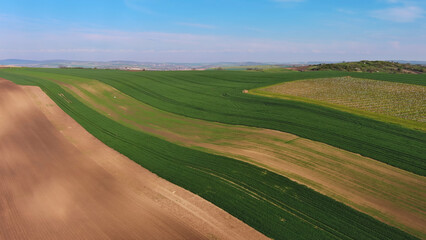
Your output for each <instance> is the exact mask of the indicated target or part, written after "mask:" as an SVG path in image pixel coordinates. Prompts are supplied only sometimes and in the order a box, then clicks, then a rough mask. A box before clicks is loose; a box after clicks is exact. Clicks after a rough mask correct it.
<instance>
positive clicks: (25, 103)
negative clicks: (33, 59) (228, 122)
mask: <svg viewBox="0 0 426 240" xmlns="http://www.w3.org/2000/svg"><path fill="white" fill-rule="evenodd" d="M0 121H1V123H2V124H1V125H0V137H1V140H2V141H1V142H0V169H1V173H2V174H0V183H1V184H0V193H1V196H2V197H3V198H4V200H3V201H2V202H1V203H0V213H1V214H0V222H1V223H2V224H1V226H0V239H114V238H117V236H120V238H125V239H134V238H137V237H138V236H140V235H143V236H147V237H149V238H150V239H211V238H212V237H215V238H221V239H247V238H249V239H259V238H260V239H267V238H266V237H265V236H263V235H261V234H260V233H258V232H256V231H255V230H254V229H252V228H250V227H249V226H247V225H245V224H243V223H242V222H241V221H239V220H237V219H235V218H233V217H232V216H230V215H229V214H226V213H225V212H224V211H223V210H220V209H219V208H217V207H215V206H213V205H212V204H210V203H208V202H207V201H205V200H203V199H201V198H200V197H198V196H196V195H194V194H191V193H190V192H188V191H186V190H184V189H182V188H179V187H177V186H175V185H173V184H170V183H169V182H167V181H165V180H163V179H161V178H158V177H157V176H155V174H152V173H150V172H149V171H147V170H146V169H143V168H141V167H139V166H138V165H136V164H135V163H133V162H132V161H130V160H129V159H127V158H126V157H124V156H123V155H121V154H119V153H118V152H116V151H113V150H112V149H110V148H108V147H107V146H105V145H104V144H103V143H102V142H100V141H99V140H97V139H96V138H94V137H93V136H91V135H90V134H89V133H88V132H87V131H85V130H84V129H83V128H82V127H81V126H79V125H78V124H77V123H76V122H75V121H74V120H73V119H72V118H70V117H69V116H68V115H66V113H65V112H63V111H62V110H61V109H60V108H59V107H58V106H56V105H55V103H54V102H53V101H52V100H51V99H50V98H49V97H48V96H47V95H46V94H45V93H44V92H43V91H41V89H40V88H38V87H33V86H25V87H21V86H18V85H16V84H14V83H12V82H9V81H6V80H3V79H0ZM212 225H213V226H216V228H215V227H211V226H212ZM165 226H167V227H165Z"/></svg>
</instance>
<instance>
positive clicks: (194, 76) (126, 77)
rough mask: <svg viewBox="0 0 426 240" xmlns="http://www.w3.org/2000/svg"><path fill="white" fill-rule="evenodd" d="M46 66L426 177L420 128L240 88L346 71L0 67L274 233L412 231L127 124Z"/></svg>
mask: <svg viewBox="0 0 426 240" xmlns="http://www.w3.org/2000/svg"><path fill="white" fill-rule="evenodd" d="M43 72H46V73H56V74H61V75H66V76H69V77H68V78H69V79H68V80H69V81H74V79H76V77H82V78H89V79H97V80H99V81H101V82H104V83H106V84H108V85H111V86H113V87H115V88H116V89H118V90H120V91H121V92H123V93H126V94H127V95H130V96H132V97H134V98H135V99H137V100H139V101H141V102H144V103H146V104H149V105H151V106H154V107H156V108H158V109H163V110H165V111H167V112H174V113H176V114H180V115H185V116H188V117H193V118H199V119H205V120H213V121H217V122H223V123H229V124H240V125H248V126H256V127H264V128H269V129H277V130H281V131H286V132H291V133H294V134H297V135H299V136H303V137H306V138H309V139H313V140H318V141H321V142H325V143H328V144H331V145H334V146H337V147H340V148H343V149H347V150H349V151H353V152H356V153H361V154H363V155H366V156H370V157H372V158H374V159H376V160H379V161H382V162H387V163H389V164H392V165H394V166H397V167H400V168H403V169H406V170H408V171H411V172H414V173H417V174H420V175H423V176H424V173H425V163H424V160H425V158H424V156H425V150H424V149H425V148H424V147H425V144H424V140H425V135H424V133H423V132H419V131H415V130H410V129H405V128H402V127H399V126H397V125H392V124H386V123H382V122H378V121H374V120H371V119H368V118H362V117H357V116H355V115H351V114H348V113H344V112H339V111H336V110H330V109H327V108H323V107H317V106H313V105H309V104H306V103H298V102H294V101H284V100H280V99H268V98H263V97H257V96H251V95H247V94H243V93H242V90H243V89H251V88H256V87H261V86H266V85H271V84H274V83H278V82H284V81H290V80H296V79H306V78H318V77H319V76H318V75H320V76H330V75H331V76H332V77H335V76H339V74H340V73H316V74H313V73H309V74H306V73H256V72H226V73H224V72H220V71H206V72H147V73H142V72H123V71H111V70H97V71H95V70H59V69H33V70H28V69H12V70H1V71H0V77H3V78H6V79H9V80H12V81H15V82H16V83H19V84H27V85H37V86H40V87H41V88H42V89H43V90H44V91H45V92H46V93H47V94H48V95H49V96H50V97H51V98H52V99H53V100H54V101H55V102H56V103H57V104H58V105H59V106H60V107H61V108H63V109H64V110H65V111H66V112H67V113H68V114H69V115H70V116H72V117H73V118H74V119H76V120H77V121H78V122H79V123H80V124H81V125H82V126H83V127H85V128H86V129H87V130H88V131H89V132H91V133H92V134H93V135H94V136H96V137H97V138H99V139H100V140H102V141H103V142H104V143H106V144H107V145H109V146H111V147H112V148H114V149H116V150H118V151H120V152H121V153H123V154H125V155H126V156H128V157H129V158H131V159H133V160H134V161H136V162H138V163H139V164H141V165H142V166H144V167H145V168H147V169H149V170H151V171H152V172H154V173H156V174H158V175H159V176H161V177H163V178H165V179H167V180H169V181H171V182H173V183H176V184H178V185H180V186H183V187H184V188H186V189H188V190H190V191H192V192H194V193H196V194H198V195H200V196H202V197H203V198H205V199H207V200H209V201H211V202H213V203H214V204H216V205H217V206H219V207H221V208H223V209H224V210H226V211H228V212H229V213H231V214H233V215H234V216H236V217H238V218H240V219H241V220H243V221H245V222H246V223H248V224H249V225H251V226H253V227H254V228H256V229H258V230H259V231H261V232H263V233H265V234H266V235H267V236H270V237H272V238H275V239H296V238H297V239H329V238H337V239H345V238H356V239H361V238H362V239H409V238H413V237H412V236H410V235H408V234H406V233H404V232H402V231H400V230H397V229H396V228H392V227H389V226H387V225H385V224H383V223H381V222H379V221H377V220H375V219H373V218H371V217H369V216H367V215H364V214H362V213H359V212H357V211H355V210H353V209H351V208H349V207H347V206H345V205H343V204H341V203H338V202H336V201H334V200H332V199H330V198H328V197H325V196H323V195H321V194H318V193H316V192H314V191H312V190H310V189H308V188H306V187H304V186H302V185H298V184H296V183H294V182H292V181H290V180H288V179H287V178H285V177H283V176H280V175H277V174H275V173H272V172H269V171H267V170H264V169H261V168H258V167H255V166H253V165H250V164H247V163H244V162H240V161H237V160H234V159H231V158H227V157H221V156H217V155H212V154H208V153H204V152H200V151H196V150H193V149H189V148H185V147H181V146H178V145H175V144H172V143H169V142H167V141H164V140H161V139H159V138H157V137H153V136H151V135H147V134H144V133H142V132H140V131H135V130H134V129H130V128H128V127H126V126H123V124H120V123H117V122H115V121H112V120H110V119H108V118H107V117H106V116H103V115H101V114H100V113H98V112H96V111H94V110H93V109H91V108H89V107H87V106H86V105H84V104H83V103H81V101H79V100H78V99H77V98H75V97H74V96H73V95H71V94H69V93H68V92H66V91H65V90H64V89H63V88H61V87H60V86H59V85H58V84H57V83H56V82H55V79H54V78H50V77H52V75H48V74H46V75H45V76H43ZM32 73H34V74H33V75H32ZM327 74H328V75H327ZM35 76H37V77H35ZM372 77H373V78H374V77H376V78H390V77H392V79H390V80H391V81H395V82H404V81H409V82H411V83H413V84H420V85H424V84H425V81H424V79H423V78H419V77H411V79H410V78H399V77H393V76H392V75H373V76H369V78H372ZM62 78H64V79H65V78H67V77H64V76H63V77H62ZM336 133H339V134H336ZM164 149H167V150H168V151H164Z"/></svg>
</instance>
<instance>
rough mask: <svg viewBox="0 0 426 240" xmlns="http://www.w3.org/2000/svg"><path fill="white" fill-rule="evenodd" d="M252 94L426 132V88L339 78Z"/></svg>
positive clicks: (266, 88)
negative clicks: (312, 104)
mask: <svg viewBox="0 0 426 240" xmlns="http://www.w3.org/2000/svg"><path fill="white" fill-rule="evenodd" d="M252 92H253V93H254V94H261V95H266V96H267V95H268V94H269V95H270V96H272V97H282V98H287V99H293V100H299V101H305V102H311V103H317V104H320V105H321V104H322V105H324V106H328V107H334V108H336V109H340V110H343V111H345V110H346V111H348V112H353V113H355V114H356V113H359V114H361V115H366V116H373V117H376V119H378V120H382V121H389V122H394V123H400V124H402V125H404V126H407V127H413V128H418V129H422V130H426V125H425V122H426V109H425V107H424V106H426V87H424V86H418V85H412V84H404V83H390V82H385V81H376V80H369V79H359V78H352V77H339V78H323V79H310V80H301V81H293V82H288V83H284V84H278V85H273V86H270V87H265V88H260V89H256V90H253V91H252ZM358 110H360V111H358ZM371 113H373V114H371ZM404 120H408V121H404ZM413 121H415V122H413Z"/></svg>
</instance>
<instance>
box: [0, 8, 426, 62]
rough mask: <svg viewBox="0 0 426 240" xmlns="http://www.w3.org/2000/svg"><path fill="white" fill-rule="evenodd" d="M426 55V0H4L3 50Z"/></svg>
mask: <svg viewBox="0 0 426 240" xmlns="http://www.w3.org/2000/svg"><path fill="white" fill-rule="evenodd" d="M9 58H13V59H30V60H48V59H66V60H85V61H111V60H131V61H142V62H187V63H189V62H242V61H256V62H277V63H278V62H281V63H286V62H307V61H356V60H419V61H422V60H423V61H424V60H426V0H180V1H177V0H73V1H64V0H36V1H34V0H13V1H10V0H0V59H9Z"/></svg>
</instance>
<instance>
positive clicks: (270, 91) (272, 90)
mask: <svg viewBox="0 0 426 240" xmlns="http://www.w3.org/2000/svg"><path fill="white" fill-rule="evenodd" d="M315 80H318V81H320V80H322V79H312V80H306V81H315ZM324 80H327V79H324ZM299 81H305V80H297V81H291V83H297V82H299ZM367 81H368V80H367ZM370 81H371V80H370ZM379 81H380V80H379ZM288 83H289V82H287V83H279V84H274V85H271V86H266V87H260V88H255V89H250V90H248V93H250V94H253V95H258V96H264V97H272V98H280V99H284V100H294V101H300V102H305V103H310V104H316V105H319V106H323V107H328V108H333V109H336V110H340V111H344V112H348V113H352V114H356V115H359V116H362V117H368V118H372V119H375V120H378V121H383V122H389V123H394V124H399V125H401V126H403V127H407V128H411V129H414V130H421V131H424V132H426V123H425V122H419V121H413V120H408V119H402V118H398V117H394V116H390V115H385V114H381V113H376V112H371V111H366V110H362V109H357V108H356V107H350V106H344V105H340V104H336V103H331V102H328V101H326V100H319V99H314V98H309V97H302V96H295V95H292V94H286V91H285V90H284V92H283V93H280V92H277V90H276V89H277V88H284V87H285V86H286V85H285V84H288ZM398 84H401V83H398ZM395 87H398V85H396V86H395ZM377 90H379V89H377ZM340 100H341V101H343V100H344V99H340ZM369 100H370V101H371V100H372V99H369ZM378 101H380V99H378ZM419 104H420V103H419ZM373 107H374V106H373ZM377 107H378V108H379V107H380V106H377ZM423 117H426V116H423Z"/></svg>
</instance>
